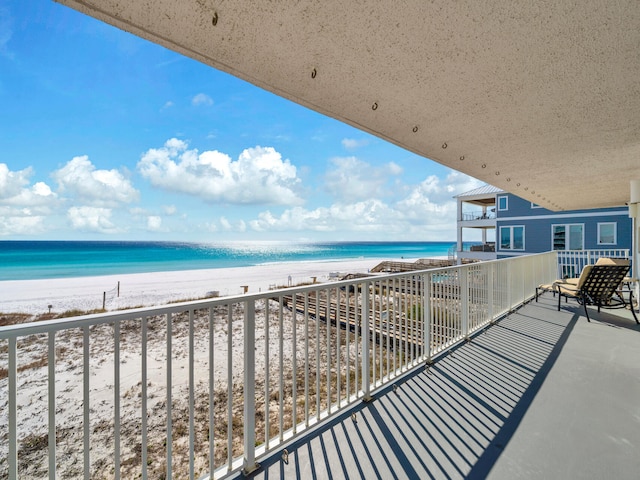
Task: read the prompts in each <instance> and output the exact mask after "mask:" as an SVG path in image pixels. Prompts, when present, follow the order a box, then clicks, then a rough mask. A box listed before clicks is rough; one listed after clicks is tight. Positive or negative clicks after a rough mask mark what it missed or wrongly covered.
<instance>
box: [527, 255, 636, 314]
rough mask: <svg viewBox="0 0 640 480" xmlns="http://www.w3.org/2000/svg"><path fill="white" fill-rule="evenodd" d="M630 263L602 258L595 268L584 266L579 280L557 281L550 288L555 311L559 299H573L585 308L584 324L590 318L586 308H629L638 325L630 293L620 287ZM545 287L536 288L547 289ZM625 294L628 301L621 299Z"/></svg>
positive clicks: (559, 302) (593, 266) (629, 290)
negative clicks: (554, 300) (555, 304)
mask: <svg viewBox="0 0 640 480" xmlns="http://www.w3.org/2000/svg"><path fill="white" fill-rule="evenodd" d="M629 268H630V262H629V260H625V259H617V258H601V259H599V260H598V261H597V262H596V264H595V265H587V266H585V267H584V268H583V269H582V272H581V273H580V277H579V278H578V279H563V280H557V281H555V282H554V283H553V284H552V290H553V291H554V292H555V293H558V311H560V305H561V301H562V297H564V298H565V301H566V300H568V299H569V298H575V299H576V300H577V301H578V303H579V304H581V305H583V306H584V313H585V315H586V317H587V321H589V322H590V321H591V319H590V318H589V311H588V310H587V306H588V305H595V306H597V307H598V312H600V309H601V308H627V305H628V306H629V308H630V310H631V313H632V314H633V318H634V320H635V321H636V323H637V324H640V322H639V321H638V317H637V316H636V312H635V310H634V308H633V291H632V290H631V289H630V288H629V289H628V290H624V289H623V283H624V280H625V277H626V276H627V273H628V272H629ZM544 287H547V286H546V285H545V286H540V287H538V288H542V289H543V290H544V289H546V288H544ZM625 294H628V296H629V300H628V301H627V300H625V298H624V296H625Z"/></svg>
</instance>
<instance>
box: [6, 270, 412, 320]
mask: <svg viewBox="0 0 640 480" xmlns="http://www.w3.org/2000/svg"><path fill="white" fill-rule="evenodd" d="M383 260H385V259H380V258H377V259H376V258H369V259H357V260H348V261H327V262H295V263H277V264H269V265H258V266H253V267H238V268H216V269H208V270H183V271H173V272H154V273H136V274H128V275H105V276H97V277H75V278H64V279H53V280H52V279H45V280H15V281H3V282H0V312H3V313H10V312H11V313H15V312H20V313H29V314H40V313H46V312H47V311H48V307H49V305H51V306H52V308H51V311H52V312H58V313H60V312H65V311H67V310H72V309H80V310H92V309H99V308H102V303H103V292H106V302H105V306H106V308H107V310H116V309H122V308H132V307H143V306H144V307H147V306H152V305H162V304H164V303H167V302H172V301H176V300H188V299H194V298H202V297H205V296H207V295H208V294H211V292H218V294H219V295H220V296H228V295H237V294H241V293H244V289H243V288H242V287H243V286H244V285H246V286H247V287H248V292H249V293H258V292H261V291H262V292H264V291H267V290H269V289H270V288H274V287H283V286H289V285H292V286H293V285H298V284H301V283H307V282H311V281H312V280H313V277H316V281H317V282H326V281H328V280H331V279H335V277H336V276H338V275H339V276H341V275H345V274H348V273H366V272H367V271H369V269H371V268H373V267H375V266H376V265H378V263H380V262H382V261H383ZM402 261H405V262H413V261H415V259H404V260H402ZM118 282H120V296H119V297H118V296H117V286H118Z"/></svg>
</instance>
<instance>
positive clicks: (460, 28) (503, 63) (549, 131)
mask: <svg viewBox="0 0 640 480" xmlns="http://www.w3.org/2000/svg"><path fill="white" fill-rule="evenodd" d="M59 1H60V2H61V3H63V4H66V5H69V6H71V7H73V8H75V9H77V10H80V11H82V12H85V13H87V14H89V15H92V16H94V17H96V18H98V19H101V20H104V21H105V22H107V23H110V24H113V25H115V26H117V27H119V28H122V29H124V30H127V31H130V32H132V33H134V34H136V35H139V36H141V37H144V38H147V39H149V40H151V41H153V42H156V43H159V44H161V45H164V46H165V47H167V48H170V49H172V50H175V51H178V52H181V53H183V54H185V55H187V56H189V57H192V58H195V59H197V60H199V61H202V62H204V63H206V64H208V65H211V66H213V67H215V68H218V69H220V70H223V71H226V72H229V73H231V74H233V75H235V76H237V77H240V78H242V79H244V80H247V81H249V82H251V83H253V84H255V85H257V86H259V87H262V88H264V89H266V90H269V91H271V92H274V93H276V94H278V95H281V96H283V97H286V98H288V99H291V100H293V101H294V102H297V103H300V104H302V105H305V106H307V107H309V108H311V109H313V110H316V111H318V112H321V113H323V114H326V115H328V116H330V117H334V118H336V119H339V120H342V121H344V122H346V123H349V124H351V125H354V126H356V127H358V128H360V129H362V130H365V131H368V132H370V133H372V134H374V135H377V136H379V137H381V138H384V139H387V140H389V141H390V142H393V143H395V144H397V145H400V146H402V147H404V148H406V149H408V150H411V151H412V152H415V153H418V154H420V155H423V156H424V157H427V158H430V159H432V160H435V161H437V162H439V163H442V164H444V165H447V166H449V167H451V168H454V169H456V170H460V171H462V172H465V173H467V174H469V175H472V176H474V177H476V178H479V179H481V180H484V181H486V182H487V183H489V184H492V185H495V186H497V187H500V188H502V189H504V190H507V191H510V192H513V193H515V194H517V195H520V196H522V197H524V198H527V199H528V200H531V201H533V202H536V203H538V204H540V205H542V206H545V207H547V208H551V209H554V210H560V209H565V210H569V209H577V208H590V207H600V206H615V205H622V204H624V203H625V202H627V201H628V200H629V181H630V179H640V4H639V3H638V1H637V0H630V1H623V0H601V1H596V0H584V1H569V0H567V1H558V0H555V1H545V0H536V1H530V2H529V1H528V2H524V1H520V2H514V1H512V0H497V1H479V0H469V1H451V0H443V1H440V0H434V1H426V0H415V1H411V0H409V1H406V2H405V1H398V0H376V1H373V0H372V1H368V2H365V1H361V0H358V1H356V0H323V1H304V0H302V1H286V0H282V1H272V0H251V1H242V0H216V1H214V0H85V1H76V0H59ZM78 48H82V46H81V45H79V46H78Z"/></svg>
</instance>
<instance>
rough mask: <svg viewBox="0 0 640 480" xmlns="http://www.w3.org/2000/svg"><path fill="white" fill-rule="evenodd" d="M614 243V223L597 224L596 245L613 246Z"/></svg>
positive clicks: (615, 240) (615, 241)
mask: <svg viewBox="0 0 640 480" xmlns="http://www.w3.org/2000/svg"><path fill="white" fill-rule="evenodd" d="M616 243H617V239H616V223H615V222H607V223H598V245H615V244H616Z"/></svg>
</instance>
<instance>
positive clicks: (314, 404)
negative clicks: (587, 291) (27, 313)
mask: <svg viewBox="0 0 640 480" xmlns="http://www.w3.org/2000/svg"><path fill="white" fill-rule="evenodd" d="M558 271H559V265H558V254H557V252H549V253H545V254H538V255H529V256H523V257H517V258H512V259H505V260H498V261H493V262H484V263H475V264H470V265H463V266H458V267H448V268H439V269H434V270H429V271H421V272H410V273H403V274H393V275H380V276H372V277H367V278H359V279H355V280H349V281H341V282H335V283H327V284H316V285H312V286H307V287H299V288H291V289H283V290H277V291H273V292H264V293H260V294H255V295H244V296H234V297H226V298H218V299H207V300H202V301H196V302H188V303H183V304H176V305H169V306H162V307H156V308H145V309H138V310H131V311H123V312H114V313H108V314H101V315H90V316H85V317H79V318H76V319H64V320H58V321H48V322H40V323H32V324H24V325H16V326H6V327H0V399H1V400H0V477H2V478H18V477H20V478H47V477H48V478H69V477H73V478H76V477H82V476H84V477H85V478H138V477H140V478H202V477H204V478H214V477H215V478H226V477H236V476H239V475H240V474H241V472H242V471H244V472H245V473H247V474H249V473H251V472H253V475H254V476H257V477H258V478H276V477H278V478H279V477H281V476H285V477H287V478H314V476H315V477H316V478H330V477H333V478H340V477H346V476H349V477H351V478H464V477H474V478H484V477H486V476H487V474H489V473H490V474H491V475H493V477H494V478H513V476H514V475H516V474H515V473H514V472H518V471H520V470H519V469H524V470H523V471H527V472H535V476H536V478H549V477H553V476H554V475H556V476H558V475H559V477H560V478H580V477H584V475H583V473H585V472H590V471H591V472H592V471H594V470H588V469H589V468H596V467H597V468H600V469H602V468H606V469H607V471H608V472H610V473H611V476H612V477H614V478H626V476H625V474H626V473H636V472H637V470H638V468H640V460H639V456H638V455H635V454H633V451H631V450H634V448H635V447H634V445H638V444H640V429H638V428H637V425H636V426H634V422H635V421H636V420H637V418H636V417H637V405H636V403H635V400H636V399H637V398H640V385H639V384H638V380H637V379H638V378H640V374H639V372H638V371H637V352H638V351H640V339H639V338H638V337H640V335H638V333H640V332H638V329H637V328H636V327H635V323H633V321H627V319H626V318H625V313H626V312H623V315H622V316H616V317H614V316H612V315H609V314H607V313H603V314H601V315H599V316H598V315H596V314H595V313H594V317H595V318H596V319H597V320H594V321H592V322H591V323H590V324H587V323H586V320H585V319H584V317H582V316H581V311H582V307H581V306H579V305H577V304H575V305H571V304H569V305H567V306H564V307H563V309H562V311H561V312H557V310H556V306H557V303H556V300H555V299H553V298H552V296H551V294H550V293H547V294H545V295H544V296H543V297H542V298H541V300H540V302H539V303H537V304H536V303H530V302H531V300H532V298H533V296H534V293H535V287H536V286H537V285H538V284H540V283H549V282H551V281H553V280H554V279H556V278H557V277H558ZM563 305H564V304H563ZM628 316H629V317H630V312H629V315H628ZM608 325H615V326H617V328H615V329H613V328H607V326H608ZM634 330H635V331H634ZM574 331H575V332H576V334H575V335H574V334H573V332H574ZM467 342H469V343H467ZM612 348H615V352H614V353H615V355H614V356H612ZM634 359H635V360H634ZM567 372H568V373H567ZM634 412H635V413H634ZM634 419H636V420H634ZM594 435H595V436H597V438H593V436H594ZM591 438H593V441H591ZM635 453H637V452H635ZM258 464H260V466H259V465H258ZM628 478H635V477H632V476H629V477H628Z"/></svg>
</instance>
